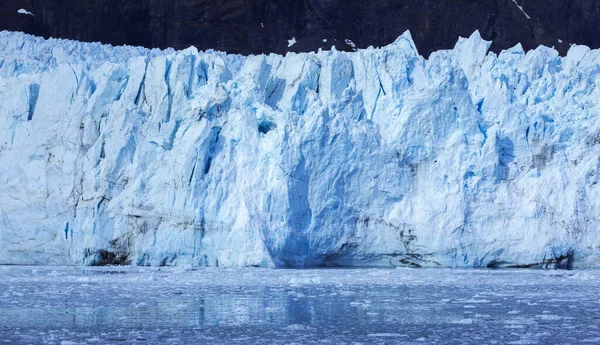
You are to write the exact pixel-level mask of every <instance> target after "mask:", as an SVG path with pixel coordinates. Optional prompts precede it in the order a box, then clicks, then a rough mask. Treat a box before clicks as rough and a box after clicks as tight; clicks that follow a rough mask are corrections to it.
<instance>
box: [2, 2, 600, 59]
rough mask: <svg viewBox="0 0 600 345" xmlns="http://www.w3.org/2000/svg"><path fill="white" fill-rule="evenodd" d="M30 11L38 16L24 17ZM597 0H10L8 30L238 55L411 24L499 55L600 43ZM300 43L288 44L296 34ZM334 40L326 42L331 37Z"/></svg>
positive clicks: (395, 32) (429, 42)
mask: <svg viewBox="0 0 600 345" xmlns="http://www.w3.org/2000/svg"><path fill="white" fill-rule="evenodd" d="M20 8H24V9H26V10H28V11H30V12H32V13H33V14H34V15H35V17H34V16H31V15H23V14H18V13H17V10H18V9H20ZM599 28H600V3H599V2H598V1H596V0H546V1H543V2H540V1H537V0H486V1H481V0H460V1H457V0H443V1H440V0H378V1H371V0H298V1H281V0H279V1H276V0H253V1H248V0H246V1H244V0H227V1H224V0H110V1H109V0H86V1H65V0H58V1H57V0H3V1H2V3H1V4H0V30H3V29H4V30H12V31H24V32H26V33H31V34H35V35H40V36H45V37H48V36H52V37H58V38H70V39H76V40H82V41H101V42H103V43H112V44H115V45H122V44H128V45H140V46H145V47H159V48H166V47H174V48H176V49H184V48H187V47H189V46H190V45H194V46H196V47H198V49H200V50H206V49H216V50H221V51H227V52H229V53H243V54H248V53H269V52H276V53H285V52H287V51H316V50H317V49H318V48H320V47H322V48H324V49H327V50H329V49H330V47H331V45H332V44H334V45H335V46H336V47H337V49H338V50H351V48H352V47H351V44H347V43H346V42H345V40H346V39H348V40H351V41H352V42H353V43H354V44H356V46H358V47H360V48H366V47H368V46H370V45H373V46H383V45H387V44H390V43H391V42H393V41H394V40H395V39H396V37H398V36H399V35H401V34H402V33H403V32H404V31H405V30H410V31H411V32H412V34H413V38H414V40H415V42H416V45H417V47H418V48H419V51H420V52H421V53H422V54H423V55H425V56H429V54H430V52H432V51H435V50H438V49H449V48H452V47H453V46H454V43H455V42H456V38H457V37H458V36H459V35H460V36H465V37H467V36H469V35H470V34H471V33H472V32H473V31H475V30H479V31H480V32H481V34H482V36H483V37H484V38H485V39H488V40H493V41H494V44H493V45H492V47H491V49H492V50H493V51H495V52H500V51H501V50H502V49H507V48H510V47H512V46H514V45H515V44H517V43H519V42H520V43H521V44H522V45H523V47H524V48H525V49H526V50H528V49H534V48H536V47H537V46H538V45H540V44H543V45H546V46H548V47H552V46H555V47H556V48H557V49H558V51H559V52H560V53H561V54H564V53H566V51H567V50H568V49H569V46H570V44H572V43H577V44H585V45H588V46H590V47H600V29H599ZM292 37H295V38H296V40H297V42H298V43H296V44H295V45H293V46H292V47H289V48H288V40H289V39H291V38H292ZM323 40H327V42H323Z"/></svg>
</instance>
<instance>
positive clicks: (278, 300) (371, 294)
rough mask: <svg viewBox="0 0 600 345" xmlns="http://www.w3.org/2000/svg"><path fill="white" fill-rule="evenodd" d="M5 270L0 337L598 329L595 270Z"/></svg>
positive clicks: (482, 336) (240, 339)
mask: <svg viewBox="0 0 600 345" xmlns="http://www.w3.org/2000/svg"><path fill="white" fill-rule="evenodd" d="M159 269H160V270H159ZM575 272H577V273H575ZM0 277H1V278H2V279H0V305H1V306H2V307H1V308H0V343H3V342H4V343H10V344H21V343H28V344H29V343H31V344H82V343H85V344H93V343H98V344H106V343H110V344H114V343H137V342H144V343H161V344H162V343H170V344H190V343H192V344H290V343H299V344H315V343H320V344H321V343H324V342H325V343H332V344H352V343H362V344H384V343H385V344H494V343H496V344H575V343H582V344H583V343H585V344H594V343H598V341H599V340H600V329H599V327H598V317H599V316H598V303H599V296H600V285H598V283H597V282H598V279H600V272H598V271H587V270H584V271H544V270H472V269H471V270H446V269H420V270H417V269H408V268H404V269H368V270H364V269H363V270H361V269H321V270H294V269H293V270H271V269H253V268H244V269H224V268H201V269H192V270H183V269H180V268H177V267H175V268H173V267H166V268H165V267H163V268H155V267H100V268H97V267H68V268H65V267H35V268H32V267H15V266H0ZM149 277H152V279H149Z"/></svg>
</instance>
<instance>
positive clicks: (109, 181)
mask: <svg viewBox="0 0 600 345" xmlns="http://www.w3.org/2000/svg"><path fill="white" fill-rule="evenodd" d="M489 45H490V43H489V42H486V41H483V40H482V39H481V37H480V36H479V34H478V33H477V32H476V33H474V34H473V35H472V36H471V37H470V38H469V39H460V40H459V41H458V43H457V44H456V47H455V48H454V49H453V50H449V51H438V52H435V53H433V54H432V55H431V57H430V58H429V59H428V60H425V59H424V58H422V57H421V56H420V55H418V53H417V51H416V49H415V46H414V44H413V41H412V39H411V37H410V35H409V34H408V33H406V34H404V35H403V36H401V37H400V38H398V40H397V41H396V42H395V43H394V44H392V45H389V46H387V47H384V48H381V49H372V48H371V49H366V50H360V51H359V52H356V53H343V52H336V51H330V52H319V53H308V54H288V55H286V56H279V55H269V56H249V57H242V56H234V55H226V54H223V53H216V52H205V53H202V52H200V53H199V52H198V51H196V50H195V49H194V48H190V49H187V50H184V51H178V52H175V51H156V50H155V51H148V50H144V49H139V48H131V47H121V48H116V47H115V48H113V47H109V46H101V45H97V44H87V43H76V42H71V41H62V40H49V41H45V40H42V39H39V38H34V37H31V36H27V35H24V34H19V33H10V32H2V33H0V64H1V67H0V162H1V164H0V248H1V249H0V263H19V264H24V263H28V264H29V263H31V264H33V263H36V264H107V263H132V264H138V265H175V264H177V265H182V264H192V265H201V266H217V265H218V266H250V265H259V266H320V265H409V266H437V265H441V266H459V267H485V266H488V267H498V266H515V265H525V266H551V267H554V266H560V267H563V266H565V267H566V266H570V265H572V264H574V265H575V266H599V264H600V255H599V253H600V252H599V246H600V241H599V239H600V230H599V229H598V226H599V225H600V186H599V185H598V181H599V180H600V176H599V173H600V171H599V169H600V161H599V154H600V108H599V105H598V103H599V101H600V88H599V87H598V86H597V85H598V84H600V56H599V55H600V52H599V51H597V50H589V49H588V48H587V47H584V46H573V47H572V48H571V50H570V51H569V53H568V55H567V56H566V57H560V56H558V54H557V52H556V51H554V50H553V49H550V48H546V47H539V48H538V49H536V50H533V51H529V52H527V53H525V52H523V50H522V49H520V47H519V46H517V47H514V48H512V49H510V50H507V51H504V52H502V53H501V54H499V55H496V54H494V53H487V50H488V48H489Z"/></svg>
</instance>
